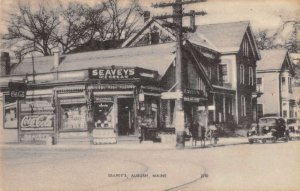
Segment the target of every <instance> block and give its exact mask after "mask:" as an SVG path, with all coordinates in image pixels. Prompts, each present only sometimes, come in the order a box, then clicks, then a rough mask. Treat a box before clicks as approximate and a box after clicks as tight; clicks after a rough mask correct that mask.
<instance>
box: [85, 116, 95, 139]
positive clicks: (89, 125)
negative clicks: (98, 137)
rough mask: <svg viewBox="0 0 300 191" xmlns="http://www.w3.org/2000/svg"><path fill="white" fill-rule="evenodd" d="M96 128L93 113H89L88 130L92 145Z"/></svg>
mask: <svg viewBox="0 0 300 191" xmlns="http://www.w3.org/2000/svg"><path fill="white" fill-rule="evenodd" d="M94 128H95V123H94V119H93V115H92V112H89V113H88V116H87V130H88V137H89V141H90V143H91V144H93V130H94Z"/></svg>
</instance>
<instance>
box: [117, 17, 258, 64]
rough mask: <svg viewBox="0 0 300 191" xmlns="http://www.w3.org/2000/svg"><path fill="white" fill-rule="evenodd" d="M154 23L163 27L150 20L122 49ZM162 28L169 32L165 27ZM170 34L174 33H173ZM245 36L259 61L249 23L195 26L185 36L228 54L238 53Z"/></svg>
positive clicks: (157, 22)
mask: <svg viewBox="0 0 300 191" xmlns="http://www.w3.org/2000/svg"><path fill="white" fill-rule="evenodd" d="M154 22H155V23H156V24H158V25H161V27H163V21H160V20H154V19H151V20H149V21H148V22H146V23H145V24H144V26H143V27H142V29H141V30H140V32H139V33H137V34H135V35H133V36H132V37H131V38H130V39H128V40H126V41H125V42H124V43H123V45H122V47H126V46H131V44H132V43H133V42H134V41H136V40H137V39H138V37H139V36H140V35H141V34H142V33H143V32H144V31H145V30H146V29H147V28H148V27H149V26H150V25H151V24H152V23H154ZM163 28H166V29H167V30H171V29H169V28H167V27H163ZM171 33H174V31H173V32H171ZM245 35H247V36H248V37H249V40H250V43H251V46H252V49H253V51H254V54H255V56H256V58H257V59H259V58H260V55H259V52H258V49H257V46H256V43H255V40H254V36H253V32H252V30H251V26H250V22H249V21H240V22H229V23H217V24H208V25H197V26H196V31H195V32H191V33H188V34H187V40H188V41H190V42H191V43H193V44H196V45H199V46H203V47H206V48H208V49H210V50H215V51H218V52H221V53H228V52H238V51H239V50H240V47H241V43H242V41H243V38H244V36H245ZM174 37H175V36H174Z"/></svg>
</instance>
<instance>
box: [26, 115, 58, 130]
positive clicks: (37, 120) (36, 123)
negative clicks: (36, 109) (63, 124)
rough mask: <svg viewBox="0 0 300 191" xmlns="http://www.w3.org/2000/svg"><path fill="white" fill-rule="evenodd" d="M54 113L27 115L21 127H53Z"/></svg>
mask: <svg viewBox="0 0 300 191" xmlns="http://www.w3.org/2000/svg"><path fill="white" fill-rule="evenodd" d="M52 122H53V115H25V116H23V118H22V120H21V128H42V127H52Z"/></svg>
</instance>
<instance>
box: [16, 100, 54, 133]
mask: <svg viewBox="0 0 300 191" xmlns="http://www.w3.org/2000/svg"><path fill="white" fill-rule="evenodd" d="M53 111H54V107H53V106H52V104H51V100H50V99H39V100H24V101H22V102H21V104H20V129H21V131H49V130H54V113H53Z"/></svg>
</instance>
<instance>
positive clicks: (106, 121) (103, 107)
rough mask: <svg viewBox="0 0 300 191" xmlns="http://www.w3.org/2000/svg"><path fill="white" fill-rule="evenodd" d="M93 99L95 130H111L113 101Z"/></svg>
mask: <svg viewBox="0 0 300 191" xmlns="http://www.w3.org/2000/svg"><path fill="white" fill-rule="evenodd" d="M103 99H104V98H102V100H101V99H100V98H95V103H94V120H95V127H96V128H113V123H112V121H113V101H106V100H103Z"/></svg>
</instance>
